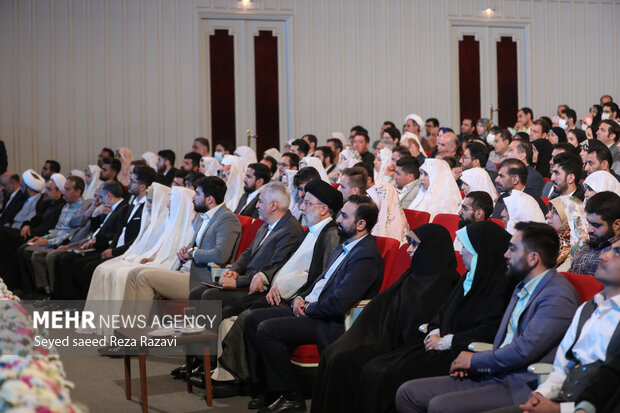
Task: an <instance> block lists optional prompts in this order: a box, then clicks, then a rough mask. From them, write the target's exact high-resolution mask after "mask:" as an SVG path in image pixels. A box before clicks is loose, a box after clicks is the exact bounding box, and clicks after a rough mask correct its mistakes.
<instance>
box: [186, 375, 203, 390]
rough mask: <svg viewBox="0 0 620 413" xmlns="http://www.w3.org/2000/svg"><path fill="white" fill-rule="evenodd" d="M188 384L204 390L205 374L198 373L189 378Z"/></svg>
mask: <svg viewBox="0 0 620 413" xmlns="http://www.w3.org/2000/svg"><path fill="white" fill-rule="evenodd" d="M189 382H190V384H191V385H192V386H194V387H198V388H200V389H204V388H205V372H204V371H200V372H197V373H194V374H192V375H191V376H189Z"/></svg>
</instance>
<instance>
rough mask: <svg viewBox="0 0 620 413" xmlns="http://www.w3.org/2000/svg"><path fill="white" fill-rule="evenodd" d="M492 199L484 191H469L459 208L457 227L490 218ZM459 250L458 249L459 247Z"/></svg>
mask: <svg viewBox="0 0 620 413" xmlns="http://www.w3.org/2000/svg"><path fill="white" fill-rule="evenodd" d="M492 212H493V200H492V199H491V196H490V195H489V194H488V193H487V192H484V191H470V192H469V193H468V194H467V195H465V198H464V199H463V202H461V206H460V208H459V217H460V219H459V228H463V227H464V226H465V225H469V224H472V223H474V222H480V221H486V220H488V219H489V218H491V213H492ZM459 251H460V249H459Z"/></svg>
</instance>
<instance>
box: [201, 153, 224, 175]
mask: <svg viewBox="0 0 620 413" xmlns="http://www.w3.org/2000/svg"><path fill="white" fill-rule="evenodd" d="M221 166H222V165H220V163H219V162H218V161H217V159H215V158H213V157H212V156H203V157H202V158H200V169H201V170H204V172H202V171H201V172H202V173H203V174H204V176H217V171H218V169H220V167H221Z"/></svg>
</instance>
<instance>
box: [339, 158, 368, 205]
mask: <svg viewBox="0 0 620 413" xmlns="http://www.w3.org/2000/svg"><path fill="white" fill-rule="evenodd" d="M367 186H368V172H367V171H366V169H365V168H362V167H359V166H354V167H352V168H347V169H344V170H343V171H342V174H341V176H340V186H339V187H338V190H339V191H340V192H342V197H343V199H344V201H345V202H346V201H347V199H349V197H350V196H351V195H366V188H367Z"/></svg>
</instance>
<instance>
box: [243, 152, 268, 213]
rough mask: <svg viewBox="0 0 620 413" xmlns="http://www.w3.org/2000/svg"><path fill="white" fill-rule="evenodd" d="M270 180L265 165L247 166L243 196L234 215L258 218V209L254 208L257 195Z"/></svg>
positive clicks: (253, 164)
mask: <svg viewBox="0 0 620 413" xmlns="http://www.w3.org/2000/svg"><path fill="white" fill-rule="evenodd" d="M270 180H271V171H270V170H269V167H268V166H267V165H265V164H262V163H251V164H249V165H248V168H247V170H246V171H245V176H244V177H243V191H244V194H243V195H242V196H241V198H240V199H239V204H238V205H237V208H236V209H235V214H237V215H244V216H246V217H252V218H258V208H257V207H256V204H257V202H258V194H259V193H260V191H261V189H262V187H263V186H265V185H267V184H268V183H269V181H270Z"/></svg>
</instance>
